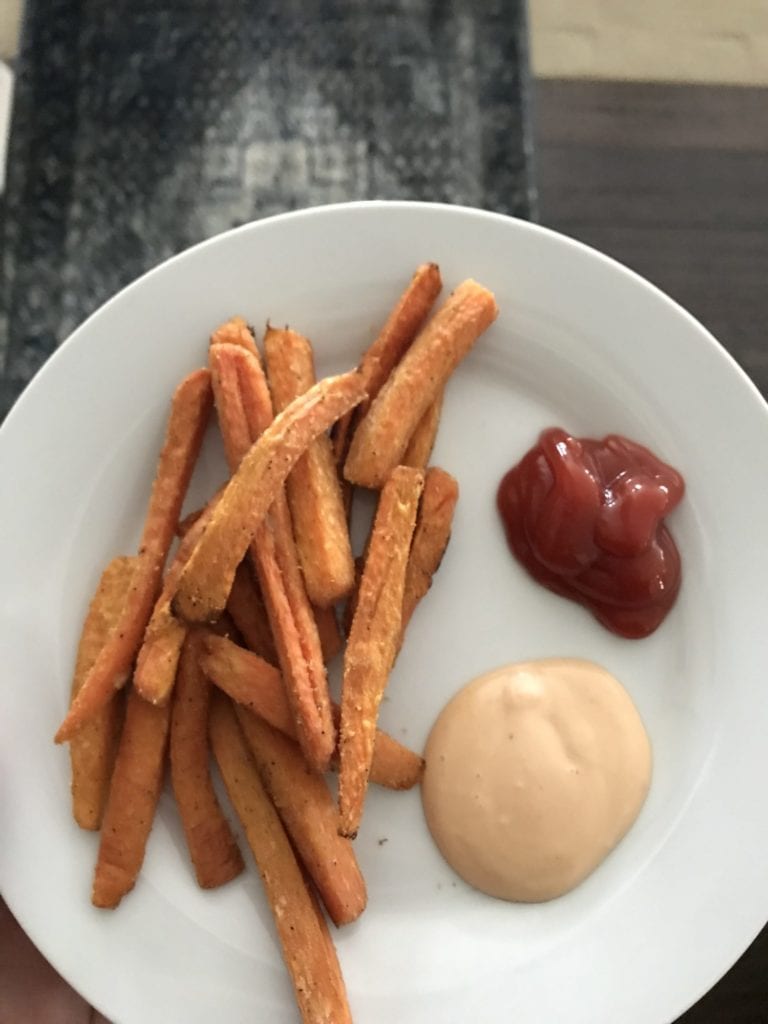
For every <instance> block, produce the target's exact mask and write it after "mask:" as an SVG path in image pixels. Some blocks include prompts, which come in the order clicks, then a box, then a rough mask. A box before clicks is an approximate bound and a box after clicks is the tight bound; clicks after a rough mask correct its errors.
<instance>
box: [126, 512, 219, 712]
mask: <svg viewBox="0 0 768 1024" xmlns="http://www.w3.org/2000/svg"><path fill="white" fill-rule="evenodd" d="M215 503H216V502H215V499H214V500H213V501H212V502H211V503H210V504H209V505H207V506H206V507H205V508H204V509H203V511H202V513H201V514H200V515H199V516H198V518H197V519H196V520H195V521H194V523H193V524H192V525H191V526H190V528H189V530H188V531H187V532H186V534H185V535H184V537H183V538H182V541H181V543H180V544H179V548H178V550H177V552H176V554H175V556H174V559H173V562H172V563H171V567H170V569H169V570H168V572H167V573H166V576H165V582H164V583H163V589H162V591H161V592H160V597H158V599H157V601H156V602H155V607H154V609H153V611H152V615H151V617H150V620H149V622H148V624H147V628H146V630H145V632H144V641H143V643H142V645H141V648H140V649H139V654H138V657H137V658H136V668H135V670H134V673H133V685H134V686H135V687H136V689H137V691H138V692H139V693H140V694H141V696H142V697H143V698H144V700H148V701H149V702H150V703H151V704H165V703H166V701H167V700H168V698H169V697H170V695H171V690H172V689H173V684H174V682H175V681H176V669H177V667H178V664H179V656H180V655H181V648H182V645H183V644H184V638H185V637H186V635H187V627H186V624H185V623H183V622H179V620H178V619H177V618H176V616H175V615H174V614H173V612H172V611H171V599H172V597H173V594H174V593H175V591H176V587H177V586H178V582H179V577H180V576H181V571H182V569H183V568H184V566H185V565H186V563H187V559H188V558H189V556H190V555H191V554H192V552H193V551H194V548H195V545H196V544H197V542H198V541H199V540H200V538H201V537H202V535H203V531H204V530H205V527H206V526H207V525H208V521H209V520H210V518H211V515H212V513H213V509H214V507H215Z"/></svg>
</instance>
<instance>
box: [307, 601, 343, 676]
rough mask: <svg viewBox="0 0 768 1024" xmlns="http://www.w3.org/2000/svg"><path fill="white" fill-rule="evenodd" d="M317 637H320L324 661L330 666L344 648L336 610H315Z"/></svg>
mask: <svg viewBox="0 0 768 1024" xmlns="http://www.w3.org/2000/svg"><path fill="white" fill-rule="evenodd" d="M312 611H313V613H314V616H315V624H316V625H317V635H318V636H319V637H320V647H321V648H322V651H323V661H324V662H325V663H326V665H327V664H328V662H329V661H331V660H332V659H333V658H335V657H336V655H337V654H338V653H339V651H340V650H341V649H342V647H343V646H344V638H343V637H342V635H341V629H340V627H339V620H338V619H337V618H336V610H335V609H334V608H333V607H331V608H317V607H315V608H313V609H312Z"/></svg>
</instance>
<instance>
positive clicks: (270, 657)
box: [227, 561, 277, 665]
mask: <svg viewBox="0 0 768 1024" xmlns="http://www.w3.org/2000/svg"><path fill="white" fill-rule="evenodd" d="M227 612H228V613H229V616H230V618H231V619H232V621H233V622H234V624H235V627H236V628H237V631H238V632H239V633H240V636H241V637H242V638H243V640H244V642H245V646H246V647H247V648H248V649H249V650H251V651H253V652H254V654H258V655H260V656H261V657H262V658H264V659H265V660H266V661H268V662H269V663H270V664H271V665H274V664H276V662H277V652H276V651H275V641H274V640H273V639H272V630H271V628H270V625H269V619H268V618H267V609H266V608H265V607H264V599H263V598H262V596H261V592H260V590H259V587H258V585H257V584H256V581H255V580H254V579H253V576H252V574H251V568H250V566H249V565H247V564H246V561H242V562H241V563H240V565H239V566H238V567H237V572H236V573H235V579H234V582H233V583H232V590H231V591H230V592H229V600H228V601H227Z"/></svg>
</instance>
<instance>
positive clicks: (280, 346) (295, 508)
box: [264, 327, 355, 608]
mask: <svg viewBox="0 0 768 1024" xmlns="http://www.w3.org/2000/svg"><path fill="white" fill-rule="evenodd" d="M264 352H265V355H266V361H267V372H268V374H269V386H270V390H271V392H272V399H273V401H274V404H275V410H276V411H277V412H281V411H282V410H283V409H285V408H286V406H288V405H289V404H290V403H291V402H292V401H294V399H296V398H298V396H299V395H302V394H304V392H306V391H308V390H309V388H311V387H312V386H313V384H314V383H315V379H316V378H315V365H314V358H313V355H312V347H311V345H310V344H309V342H308V341H307V339H306V338H304V337H302V335H300V334H297V333H296V331H291V330H288V329H287V328H286V329H285V330H276V329H275V328H273V327H268V328H267V332H266V334H265V336H264ZM286 490H287V493H288V504H289V506H290V510H291V518H292V520H293V529H294V534H295V537H296V550H297V551H298V554H299V560H300V562H301V568H302V572H303V574H304V583H305V585H306V588H307V596H308V597H309V599H310V601H311V602H312V603H313V604H314V605H317V606H318V607H320V608H328V607H329V606H330V605H332V604H334V603H335V602H336V601H338V600H340V598H342V597H344V596H345V595H346V594H348V593H349V591H350V590H351V589H352V585H353V583H354V579H355V569H354V563H353V561H352V548H351V545H350V541H349V529H348V527H347V517H346V513H345V511H344V502H343V500H342V495H341V487H340V485H339V477H338V474H337V472H336V465H335V462H334V458H333V449H332V448H331V442H330V439H329V438H328V437H327V436H326V435H325V434H323V435H321V436H320V437H318V438H317V440H316V441H314V442H313V444H311V445H310V446H309V448H308V449H307V451H306V453H305V454H304V455H302V457H301V458H300V459H299V461H298V462H297V463H296V465H295V466H294V467H293V470H292V472H291V475H290V476H289V477H288V480H287V482H286Z"/></svg>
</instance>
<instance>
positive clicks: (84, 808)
mask: <svg viewBox="0 0 768 1024" xmlns="http://www.w3.org/2000/svg"><path fill="white" fill-rule="evenodd" d="M135 565H136V559H135V558H129V557H121V558H113V559H112V561H111V562H110V563H109V565H108V566H107V567H106V569H105V570H104V572H103V573H102V575H101V579H100V580H99V585H98V587H97V588H96V593H95V594H94V595H93V600H92V601H91V604H90V607H89V608H88V614H87V615H86V618H85V622H84V623H83V631H82V633H81V634H80V643H79V645H78V648H77V661H76V662H75V674H74V678H73V680H72V697H73V699H74V697H75V696H76V694H77V691H78V690H79V689H80V687H81V686H82V684H83V680H84V679H85V677H86V676H87V675H88V673H89V672H90V670H91V666H92V665H93V663H94V662H95V661H96V658H97V657H98V655H99V651H100V650H101V649H102V647H103V646H104V644H105V643H106V642H107V640H108V639H109V635H110V633H111V632H112V630H113V629H114V628H115V626H116V624H117V623H118V622H119V620H120V616H121V615H122V611H123V607H124V605H125V599H126V595H127V593H128V588H129V586H130V583H131V577H132V576H133V570H134V568H135ZM122 720H123V702H122V700H121V699H120V697H119V695H118V694H115V696H114V697H112V698H111V700H109V701H108V702H107V703H106V704H105V705H104V707H103V708H102V709H101V710H100V711H98V712H97V713H96V715H95V716H94V717H93V718H91V719H90V720H89V721H88V722H86V723H85V725H84V726H83V727H82V729H80V731H79V732H78V733H77V734H76V735H75V736H73V737H72V742H71V743H70V747H69V757H70V763H71V767H72V815H73V817H74V819H75V821H76V822H77V824H78V825H79V826H80V828H87V829H91V830H94V831H96V830H98V828H99V826H100V825H101V818H102V815H103V813H104V807H105V805H106V802H107V796H108V795H109V783H110V779H111V777H112V766H113V765H114V763H115V754H116V753H117V744H118V740H119V738H120V727H121V725H122Z"/></svg>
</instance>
